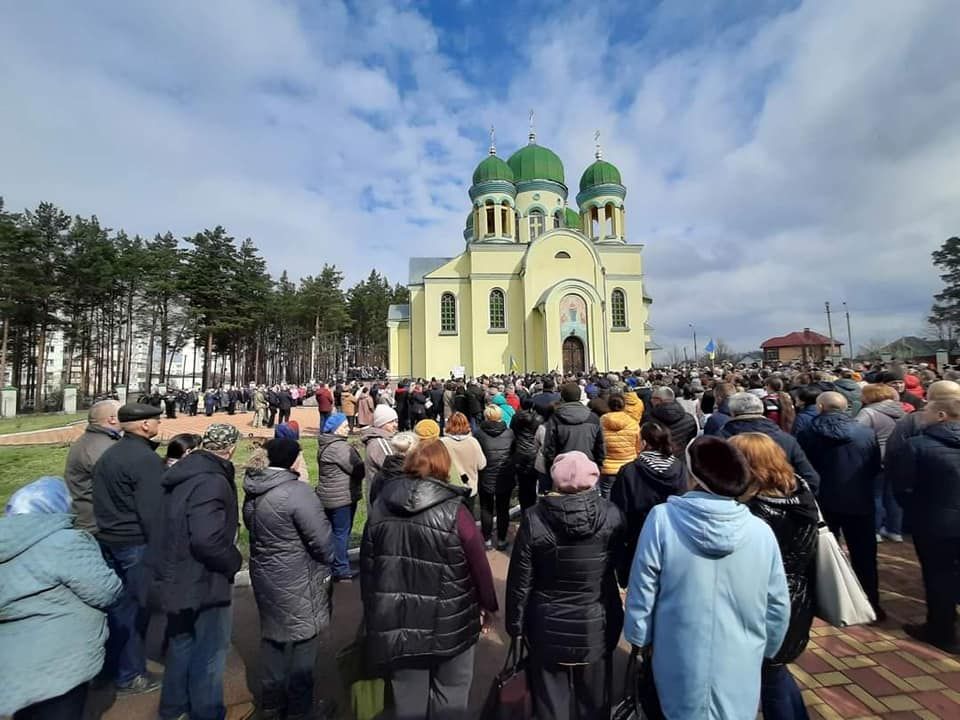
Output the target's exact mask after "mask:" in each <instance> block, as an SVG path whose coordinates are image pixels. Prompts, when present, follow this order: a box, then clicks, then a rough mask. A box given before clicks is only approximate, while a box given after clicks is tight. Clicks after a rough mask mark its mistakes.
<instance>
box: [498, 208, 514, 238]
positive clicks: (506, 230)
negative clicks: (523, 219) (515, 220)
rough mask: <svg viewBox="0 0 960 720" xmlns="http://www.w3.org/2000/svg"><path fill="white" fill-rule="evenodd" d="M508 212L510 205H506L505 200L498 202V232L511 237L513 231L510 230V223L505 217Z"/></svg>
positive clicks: (507, 215)
mask: <svg viewBox="0 0 960 720" xmlns="http://www.w3.org/2000/svg"><path fill="white" fill-rule="evenodd" d="M509 214H510V206H509V205H507V201H506V200H504V201H503V202H502V203H500V228H501V231H500V234H501V235H503V236H504V237H512V236H513V233H511V232H510V225H509V223H508V222H507V217H509Z"/></svg>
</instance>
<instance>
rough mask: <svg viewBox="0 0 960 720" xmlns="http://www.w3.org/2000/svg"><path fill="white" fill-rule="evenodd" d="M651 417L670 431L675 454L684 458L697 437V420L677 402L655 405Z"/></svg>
mask: <svg viewBox="0 0 960 720" xmlns="http://www.w3.org/2000/svg"><path fill="white" fill-rule="evenodd" d="M650 417H651V418H653V419H654V420H656V421H657V422H658V423H660V424H661V425H663V426H664V427H665V428H667V429H668V430H669V431H670V437H672V438H673V454H674V455H676V456H677V457H683V456H684V453H685V452H686V449H687V445H688V444H689V443H690V441H691V440H693V439H694V438H695V437H696V436H697V432H698V429H697V419H696V418H695V417H694V416H693V415H691V414H690V413H688V412H687V411H686V410H684V409H683V405H681V404H680V403H678V402H677V401H676V400H674V401H672V402H665V403H660V404H659V405H654V406H653V409H652V410H651V411H650Z"/></svg>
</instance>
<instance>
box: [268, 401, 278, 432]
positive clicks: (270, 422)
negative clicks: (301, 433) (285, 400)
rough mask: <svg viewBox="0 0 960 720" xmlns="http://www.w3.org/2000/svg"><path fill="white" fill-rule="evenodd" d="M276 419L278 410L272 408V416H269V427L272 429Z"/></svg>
mask: <svg viewBox="0 0 960 720" xmlns="http://www.w3.org/2000/svg"><path fill="white" fill-rule="evenodd" d="M276 419H277V408H275V407H272V406H271V407H270V414H269V415H267V427H268V428H272V427H273V423H274V422H276Z"/></svg>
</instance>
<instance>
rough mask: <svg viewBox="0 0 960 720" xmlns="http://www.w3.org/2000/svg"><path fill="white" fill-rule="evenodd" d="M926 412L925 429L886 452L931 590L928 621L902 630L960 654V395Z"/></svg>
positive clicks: (934, 404) (928, 591)
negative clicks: (959, 625)
mask: <svg viewBox="0 0 960 720" xmlns="http://www.w3.org/2000/svg"><path fill="white" fill-rule="evenodd" d="M912 414H913V415H917V414H918V413H912ZM923 415H924V420H925V421H926V422H927V425H926V427H924V428H923V429H922V431H921V432H920V434H918V435H914V436H913V437H909V438H907V439H906V440H905V441H903V442H901V443H900V444H899V445H897V446H895V449H894V451H893V453H891V452H890V451H889V450H888V451H887V455H886V464H887V465H886V473H887V474H888V475H889V476H890V477H891V479H892V481H893V487H894V492H895V493H896V497H897V500H898V501H899V502H900V504H901V505H902V506H903V510H904V514H905V515H906V520H907V523H909V526H910V527H911V528H912V529H913V546H914V548H915V549H916V551H917V559H918V560H919V561H920V569H921V570H922V572H923V586H924V590H925V592H926V595H927V622H926V623H925V624H923V625H904V626H903V629H904V630H905V631H906V632H907V634H908V635H910V636H911V637H913V638H916V639H917V640H920V641H921V642H927V643H930V644H931V645H934V646H935V647H938V648H940V649H941V650H944V651H946V652H948V653H954V654H960V642H958V638H957V616H956V605H957V587H958V581H960V577H958V567H960V397H949V398H946V399H942V400H933V401H931V402H930V404H929V405H928V406H927V408H926V410H925V411H924V412H923ZM908 417H909V416H908ZM898 424H899V423H898ZM888 447H889V446H888Z"/></svg>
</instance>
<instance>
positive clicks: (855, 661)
mask: <svg viewBox="0 0 960 720" xmlns="http://www.w3.org/2000/svg"><path fill="white" fill-rule="evenodd" d="M843 664H844V665H846V666H847V667H848V668H862V667H873V666H874V665H876V664H877V663H875V662H874V661H873V658H871V657H869V656H867V655H854V656H853V657H848V658H844V659H843Z"/></svg>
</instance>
